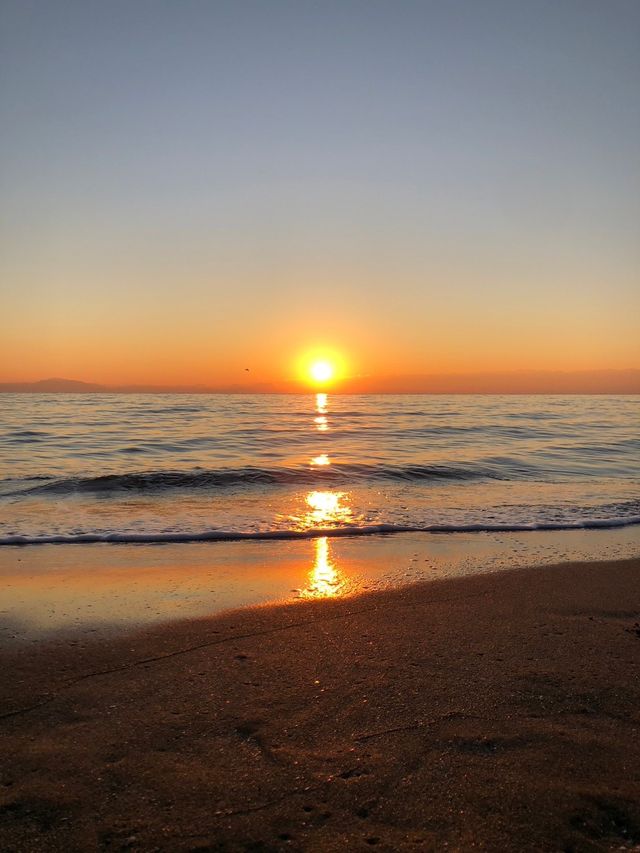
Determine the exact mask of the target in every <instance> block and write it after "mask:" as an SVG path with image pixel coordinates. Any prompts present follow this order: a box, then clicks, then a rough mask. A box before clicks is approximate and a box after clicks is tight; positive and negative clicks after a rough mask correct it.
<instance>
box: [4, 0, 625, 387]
mask: <svg viewBox="0 0 640 853" xmlns="http://www.w3.org/2000/svg"><path fill="white" fill-rule="evenodd" d="M2 9H3V11H2V21H1V22H0V31H1V33H2V35H1V36H0V38H1V40H2V43H1V44H0V123H1V125H2V127H3V132H2V137H1V139H0V170H1V176H0V177H1V181H2V223H1V226H2V231H1V235H0V239H1V245H0V250H1V260H0V277H1V282H2V284H1V288H2V289H1V295H0V300H1V310H0V381H3V382H9V381H32V380H37V379H41V378H44V377H47V376H62V377H70V378H75V379H81V380H85V381H90V382H97V383H107V384H131V383H143V384H144V383H147V384H162V385H174V384H175V385H180V384H186V385H193V384H204V385H206V386H211V387H215V386H218V385H220V386H239V387H244V386H246V387H249V386H255V385H256V384H259V383H266V384H269V385H270V387H272V388H276V389H277V388H279V387H281V388H284V387H288V385H287V383H290V382H292V381H295V380H296V379H297V378H299V375H298V372H297V371H298V370H299V367H298V365H299V363H300V359H302V358H304V357H305V353H308V352H312V351H313V352H315V351H317V352H320V353H321V352H323V351H327V352H334V353H338V354H339V355H340V358H341V359H342V363H343V365H344V368H343V369H344V374H345V376H348V377H367V382H368V383H369V384H368V386H367V388H368V390H375V387H376V386H375V381H373V380H375V379H376V377H393V376H419V375H421V374H429V375H434V374H440V373H443V374H455V373H464V374H469V373H474V372H499V373H502V372H508V371H522V370H526V371H591V370H599V371H600V370H611V369H615V370H623V369H629V368H639V367H640V348H639V344H638V335H637V325H638V317H639V316H640V295H639V294H640V288H639V281H638V278H639V276H638V271H639V269H640V248H639V247H640V239H639V236H640V235H639V233H638V231H639V227H638V226H639V223H640V157H639V154H638V151H639V146H640V51H639V50H638V44H639V43H640V4H638V3H637V2H635V0H607V2H604V0H602V2H589V0H575V1H574V0H562V2H557V0H549V2H545V0H530V2H512V0H502V2H500V1H499V0H486V2H482V3H479V2H476V0H466V2H465V0H452V2H446V3H442V2H428V0H424V2H402V0H401V2H376V0H366V2H365V0H362V2H354V0H341V2H330V1H329V0H328V1H327V2H323V3H316V2H305V0H295V2H293V0H292V1H291V2H279V0H273V2H243V0H232V2H207V3H202V2H189V1H188V0H185V2H181V3H172V2H144V0H140V2H135V3H131V2H128V0H127V2H115V1H114V2H96V3H87V2H56V0H53V2H48V3H33V2H25V0H19V2H4V3H3V4H2ZM385 381H387V380H385ZM517 382H518V379H517V377H516V378H514V383H515V384H514V388H515V387H517Z"/></svg>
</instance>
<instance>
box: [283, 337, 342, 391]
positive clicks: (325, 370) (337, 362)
mask: <svg viewBox="0 0 640 853" xmlns="http://www.w3.org/2000/svg"><path fill="white" fill-rule="evenodd" d="M294 364H295V375H296V378H297V381H298V383H299V384H300V386H305V385H306V386H307V387H309V386H311V387H312V388H313V390H314V391H315V392H316V393H319V392H323V391H327V389H328V388H334V387H335V386H336V385H338V386H339V385H340V383H341V382H342V380H343V379H344V378H345V376H348V375H349V367H348V364H347V361H346V359H345V357H344V354H343V353H342V351H341V350H339V349H337V348H335V347H332V346H325V345H322V346H314V347H309V348H308V349H307V350H306V351H303V352H301V353H300V354H299V355H298V356H297V358H296V359H295V362H294Z"/></svg>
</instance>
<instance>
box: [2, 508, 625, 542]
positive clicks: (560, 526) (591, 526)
mask: <svg viewBox="0 0 640 853" xmlns="http://www.w3.org/2000/svg"><path fill="white" fill-rule="evenodd" d="M634 524H640V515H634V516H628V517H626V518H593V519H581V520H576V521H570V522H567V521H564V522H553V521H549V522H532V523H530V524H524V523H523V524H433V525H428V524H427V525H423V526H419V525H397V524H372V525H366V526H345V527H326V528H314V529H310V530H258V531H240V530H238V531H234V530H204V531H199V532H197V531H193V532H190V531H184V532H177V533H176V532H170V533H132V532H117V531H115V532H110V533H75V534H51V535H46V534H45V535H42V536H22V535H10V536H2V537H0V546H2V545H93V544H97V543H111V544H120V545H135V544H146V545H156V544H157V545H161V544H163V543H173V544H179V543H188V542H238V541H242V540H245V539H246V540H253V541H255V540H266V541H268V540H292V539H316V538H318V537H321V536H322V537H324V536H327V537H332V538H335V537H339V536H371V535H379V534H393V533H524V532H527V531H544V530H546V531H550V530H598V529H605V530H609V529H615V528H619V527H630V526H631V525H634Z"/></svg>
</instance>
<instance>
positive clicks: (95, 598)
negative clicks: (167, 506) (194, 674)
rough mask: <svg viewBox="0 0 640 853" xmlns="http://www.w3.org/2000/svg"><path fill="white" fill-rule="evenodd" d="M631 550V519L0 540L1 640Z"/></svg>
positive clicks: (635, 544)
mask: <svg viewBox="0 0 640 853" xmlns="http://www.w3.org/2000/svg"><path fill="white" fill-rule="evenodd" d="M638 553H640V527H638V526H629V527H624V528H621V529H613V530H562V531H533V532H523V533H501V534H498V533H466V534H464V533H447V534H432V533H413V534H412V533H407V534H398V535H393V536H349V537H338V538H324V537H321V538H314V539H304V540H298V541H281V542H250V541H246V542H216V543H213V544H212V543H194V544H188V545H183V544H182V545H168V544H166V545H107V544H99V545H42V546H27V547H5V548H0V646H1V645H3V644H5V643H6V644H8V645H9V646H12V645H17V644H20V643H33V642H39V641H40V640H41V639H43V638H53V637H59V638H73V639H75V640H78V641H79V642H84V641H86V640H87V639H97V638H107V637H109V636H113V635H115V634H118V633H120V632H122V631H123V630H131V629H138V628H144V627H150V626H151V625H153V624H160V623H166V622H169V621H174V620H176V619H192V618H199V617H202V616H212V615H214V614H216V613H221V612H224V611H227V610H231V609H235V608H238V607H245V606H247V605H256V604H266V603H275V602H285V601H289V602H290V601H295V600H296V599H299V598H313V597H326V596H334V597H335V596H343V595H347V594H352V593H354V592H355V593H357V592H363V591H370V590H376V589H389V588H396V587H398V586H401V585H406V584H407V583H415V582H419V581H423V580H429V581H432V580H441V579H443V578H454V577H462V576H467V575H471V574H484V573H486V572H491V571H504V570H510V569H513V568H525V567H527V566H532V565H539V566H541V565H550V564H553V563H561V562H581V561H583V560H584V561H598V560H600V561H606V560H611V559H623V558H630V557H634V556H636V555H637V554H638Z"/></svg>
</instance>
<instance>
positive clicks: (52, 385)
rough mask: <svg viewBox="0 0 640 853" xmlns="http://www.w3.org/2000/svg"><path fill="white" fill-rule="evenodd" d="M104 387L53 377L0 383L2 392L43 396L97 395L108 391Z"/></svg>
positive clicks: (92, 383)
mask: <svg viewBox="0 0 640 853" xmlns="http://www.w3.org/2000/svg"><path fill="white" fill-rule="evenodd" d="M106 390H107V388H106V387H105V386H104V385H97V384H96V383H94V382H79V381H78V380H77V379H60V378H58V377H53V378H51V379H40V380H39V381H38V382H2V383H0V392H3V391H4V392H8V391H12V392H14V393H24V392H35V393H37V392H40V393H42V394H46V393H50V394H69V393H85V394H90V393H95V392H96V391H106Z"/></svg>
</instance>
